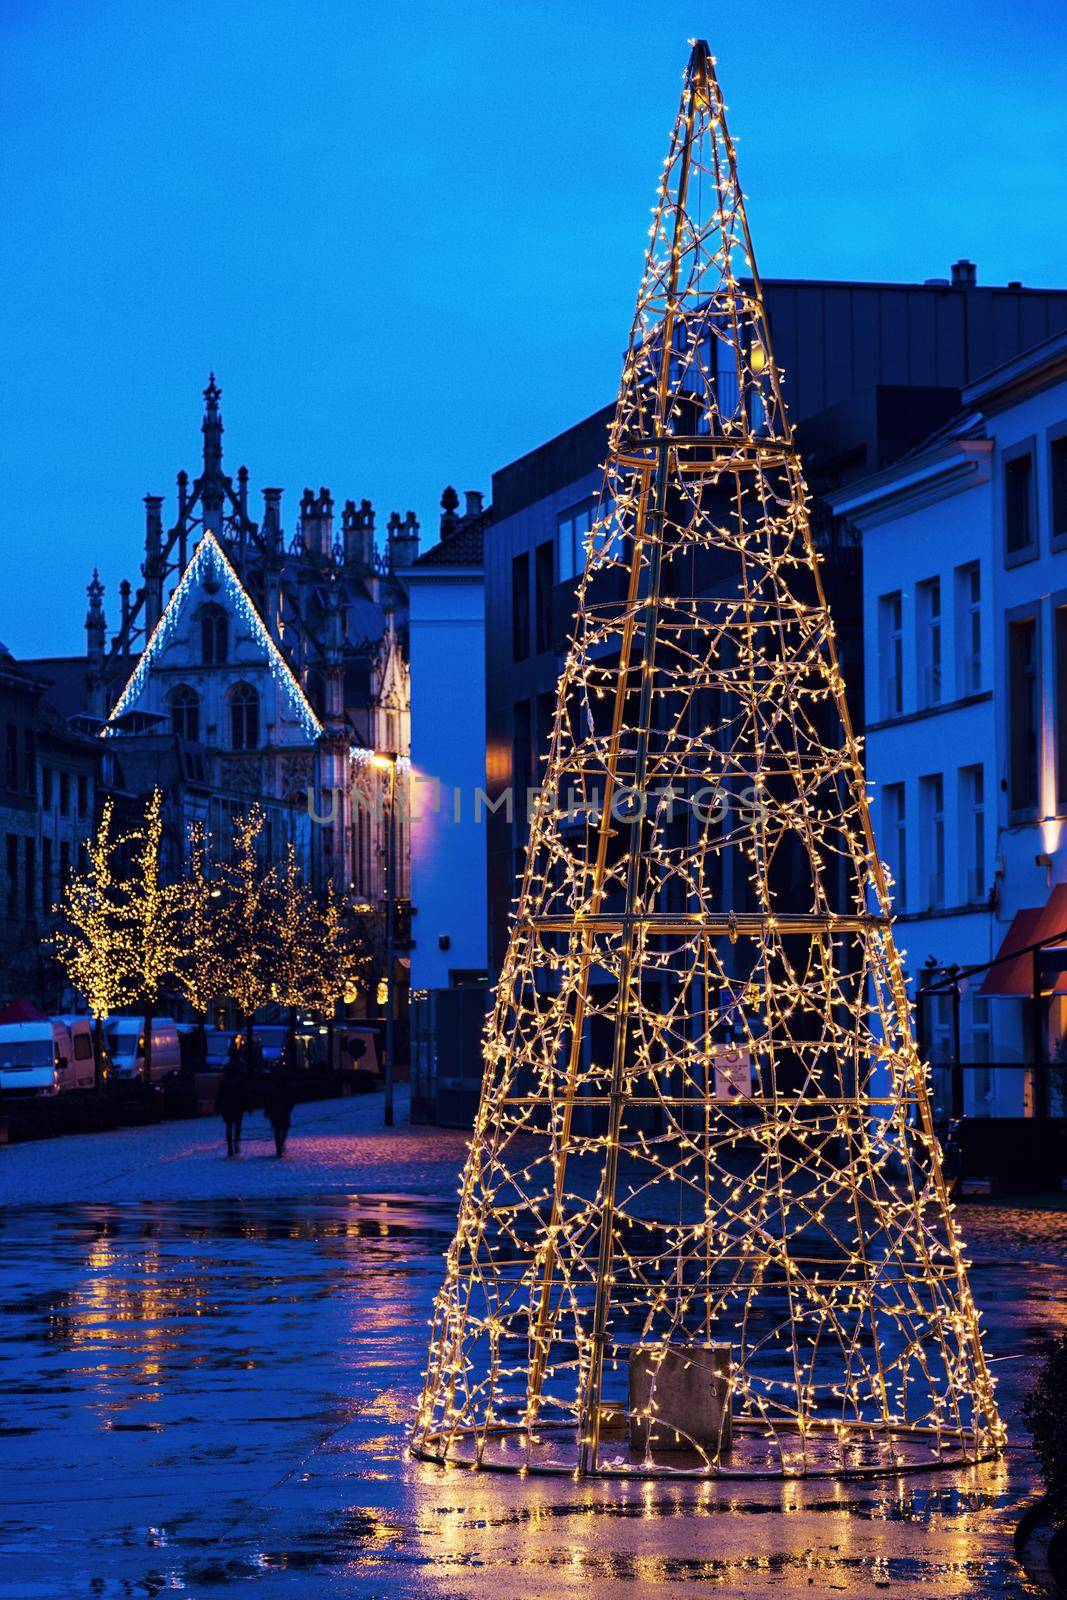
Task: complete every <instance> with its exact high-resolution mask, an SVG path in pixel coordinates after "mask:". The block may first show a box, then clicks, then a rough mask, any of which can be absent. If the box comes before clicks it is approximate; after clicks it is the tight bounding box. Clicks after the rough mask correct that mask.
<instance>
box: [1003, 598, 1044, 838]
mask: <svg viewBox="0 0 1067 1600" xmlns="http://www.w3.org/2000/svg"><path fill="white" fill-rule="evenodd" d="M1039 716H1040V706H1039V701H1038V664H1037V618H1036V617H1022V618H1020V619H1019V620H1018V621H1017V622H1010V623H1009V624H1008V721H1009V750H1010V756H1011V766H1010V776H1009V785H1010V789H1009V793H1010V804H1011V809H1012V810H1013V811H1031V810H1033V809H1034V807H1035V806H1036V805H1037V792H1038V791H1037V785H1038V753H1039V752H1038V736H1039V731H1040V722H1039V720H1038V719H1039Z"/></svg>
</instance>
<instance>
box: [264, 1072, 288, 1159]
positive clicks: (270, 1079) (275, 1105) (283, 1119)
mask: <svg viewBox="0 0 1067 1600" xmlns="http://www.w3.org/2000/svg"><path fill="white" fill-rule="evenodd" d="M263 1110H264V1112H265V1113H266V1117H267V1121H268V1122H269V1123H270V1125H271V1127H272V1128H273V1130H274V1150H275V1153H276V1154H277V1155H279V1156H281V1155H284V1154H285V1141H286V1139H287V1137H288V1135H289V1124H290V1123H291V1122H292V1120H293V1085H292V1082H291V1080H290V1077H289V1073H288V1071H287V1069H286V1066H285V1063H284V1061H279V1062H278V1065H277V1066H276V1067H273V1068H272V1069H271V1071H270V1072H269V1073H268V1075H267V1082H266V1085H265V1087H264V1090H263Z"/></svg>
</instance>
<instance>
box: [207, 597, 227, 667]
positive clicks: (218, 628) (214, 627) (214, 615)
mask: <svg viewBox="0 0 1067 1600" xmlns="http://www.w3.org/2000/svg"><path fill="white" fill-rule="evenodd" d="M227 634H228V629H227V622H226V613H225V611H223V609H222V607H221V606H215V605H209V606H203V607H202V608H201V611H200V659H201V661H202V662H203V663H204V665H205V667H218V666H221V665H222V663H223V662H224V661H225V660H226V655H227V644H228V639H227Z"/></svg>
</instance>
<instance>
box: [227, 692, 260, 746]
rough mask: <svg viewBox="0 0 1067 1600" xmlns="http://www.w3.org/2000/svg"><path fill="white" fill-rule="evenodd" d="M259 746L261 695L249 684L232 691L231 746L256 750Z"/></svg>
mask: <svg viewBox="0 0 1067 1600" xmlns="http://www.w3.org/2000/svg"><path fill="white" fill-rule="evenodd" d="M258 744H259V695H258V694H257V693H256V691H255V690H254V689H253V688H252V687H251V686H250V685H249V684H247V683H239V684H237V686H236V687H235V688H234V689H231V691H230V745H231V747H232V748H233V749H234V750H254V749H255V748H256V746H257V745H258Z"/></svg>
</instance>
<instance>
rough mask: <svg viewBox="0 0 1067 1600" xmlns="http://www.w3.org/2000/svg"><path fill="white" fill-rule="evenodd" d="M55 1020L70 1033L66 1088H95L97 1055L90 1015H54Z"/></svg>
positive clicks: (64, 1081) (65, 1079) (64, 1079)
mask: <svg viewBox="0 0 1067 1600" xmlns="http://www.w3.org/2000/svg"><path fill="white" fill-rule="evenodd" d="M52 1020H53V1022H55V1023H57V1024H59V1025H61V1026H63V1027H65V1028H66V1030H67V1032H68V1033H69V1034H70V1046H71V1048H70V1054H69V1056H68V1058H67V1070H66V1072H65V1073H64V1075H63V1083H62V1087H63V1088H64V1089H95V1087H96V1056H95V1054H94V1052H93V1022H92V1019H91V1018H90V1017H53V1019H52Z"/></svg>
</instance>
